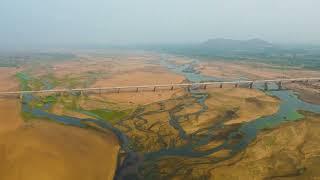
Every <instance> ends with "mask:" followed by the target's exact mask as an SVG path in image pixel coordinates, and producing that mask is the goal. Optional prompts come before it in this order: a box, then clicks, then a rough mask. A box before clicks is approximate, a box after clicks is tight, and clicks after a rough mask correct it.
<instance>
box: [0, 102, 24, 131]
mask: <svg viewBox="0 0 320 180" xmlns="http://www.w3.org/2000/svg"><path fill="white" fill-rule="evenodd" d="M22 124H23V119H22V117H21V112H20V100H19V99H12V98H11V99H8V98H0V135H1V134H2V133H5V132H8V131H12V130H15V129H17V128H18V127H20V126H21V125H22Z"/></svg>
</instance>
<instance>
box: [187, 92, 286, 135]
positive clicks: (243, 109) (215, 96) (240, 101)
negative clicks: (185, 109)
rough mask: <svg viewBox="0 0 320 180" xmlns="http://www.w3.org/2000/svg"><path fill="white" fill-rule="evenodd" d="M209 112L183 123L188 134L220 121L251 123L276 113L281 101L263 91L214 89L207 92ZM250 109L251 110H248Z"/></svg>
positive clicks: (227, 123)
mask: <svg viewBox="0 0 320 180" xmlns="http://www.w3.org/2000/svg"><path fill="white" fill-rule="evenodd" d="M207 91H208V93H209V98H208V99H207V100H206V101H205V103H206V105H207V106H208V110H207V111H206V112H204V113H202V114H200V116H199V117H197V118H193V119H190V120H188V121H185V122H183V123H182V127H183V128H184V130H185V131H186V132H187V133H188V134H191V133H194V132H196V131H198V130H200V129H203V128H205V127H208V126H210V124H214V123H217V122H218V121H221V120H222V121H223V122H225V123H224V124H226V125H231V124H238V123H243V122H249V121H252V120H255V119H257V118H259V117H263V116H268V115H272V114H274V113H276V112H277V111H278V109H279V103H280V102H279V101H278V99H276V98H274V97H270V96H268V95H266V94H264V93H263V92H261V91H258V90H253V89H246V88H230V89H227V88H223V89H220V88H212V89H208V90H207ZM248 109H249V110H248Z"/></svg>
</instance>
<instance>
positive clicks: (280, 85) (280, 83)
mask: <svg viewBox="0 0 320 180" xmlns="http://www.w3.org/2000/svg"><path fill="white" fill-rule="evenodd" d="M278 90H282V81H279V82H278Z"/></svg>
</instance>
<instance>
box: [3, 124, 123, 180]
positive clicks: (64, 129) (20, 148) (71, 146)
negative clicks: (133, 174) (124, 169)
mask: <svg viewBox="0 0 320 180" xmlns="http://www.w3.org/2000/svg"><path fill="white" fill-rule="evenodd" d="M118 150H119V145H118V142H117V140H116V138H115V137H114V136H113V135H112V134H100V133H97V132H94V131H91V130H85V129H80V128H76V127H69V126H63V125H59V124H56V123H50V122H47V121H42V122H40V121H39V122H34V123H32V124H29V125H27V126H24V127H21V128H19V129H17V130H15V131H11V132H9V133H6V134H4V135H2V136H0V179H6V180H18V179H24V180H28V179H30V180H34V179H41V180H50V179H59V180H64V179H65V180H70V179H83V180H85V179H87V180H91V179H101V180H105V179H113V175H114V172H115V168H116V164H117V163H116V162H117V153H118Z"/></svg>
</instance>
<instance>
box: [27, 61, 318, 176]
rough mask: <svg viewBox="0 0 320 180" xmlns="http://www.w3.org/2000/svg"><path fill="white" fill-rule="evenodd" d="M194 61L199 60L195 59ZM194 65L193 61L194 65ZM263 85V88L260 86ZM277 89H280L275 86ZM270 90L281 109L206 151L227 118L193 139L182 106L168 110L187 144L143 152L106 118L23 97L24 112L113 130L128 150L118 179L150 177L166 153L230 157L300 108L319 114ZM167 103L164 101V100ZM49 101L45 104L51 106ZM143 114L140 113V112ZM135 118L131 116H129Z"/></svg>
mask: <svg viewBox="0 0 320 180" xmlns="http://www.w3.org/2000/svg"><path fill="white" fill-rule="evenodd" d="M194 63H197V62H196V61H194ZM161 65H163V66H165V67H167V68H168V69H170V70H172V71H174V72H176V73H179V74H183V75H184V76H185V77H186V78H187V79H188V80H189V81H191V82H200V81H208V80H209V81H220V80H222V79H218V78H214V77H208V76H202V75H201V74H199V73H197V72H193V70H192V67H190V65H184V66H176V65H174V64H171V63H170V62H169V61H166V59H165V56H164V57H163V59H162V60H161ZM191 66H192V64H191ZM257 88H261V87H257ZM272 89H277V88H272ZM267 93H269V94H270V95H272V96H275V97H277V98H279V99H280V100H281V105H280V109H279V111H278V112H277V113H276V114H274V115H272V116H268V117H263V118H259V119H256V120H255V121H251V122H247V123H243V124H242V125H239V126H234V127H232V128H230V131H229V132H228V134H227V135H225V136H224V143H222V144H221V145H220V146H218V147H214V148H212V149H210V150H207V151H201V152H199V151H196V150H194V149H195V147H199V146H201V145H204V144H207V143H208V142H209V141H210V140H211V139H212V138H214V137H213V136H214V135H213V134H214V133H213V132H215V131H218V130H219V129H221V128H222V127H224V119H223V118H222V119H221V120H220V121H219V122H217V123H215V124H214V125H212V126H211V127H208V128H207V129H206V130H207V133H206V135H203V136H201V138H199V137H197V139H193V138H190V137H188V136H187V135H186V133H185V131H184V130H183V128H182V127H181V125H180V121H181V118H182V116H179V115H176V112H178V111H179V107H177V108H173V109H170V110H167V112H168V113H169V115H170V116H169V122H170V126H172V127H173V128H174V129H176V130H177V131H178V132H179V137H180V138H181V139H183V140H186V141H187V143H186V144H185V145H183V146H180V147H175V146H173V147H170V148H164V149H161V150H159V151H156V152H149V153H141V152H135V151H134V150H131V149H130V148H129V146H130V141H131V140H130V138H129V137H127V136H126V134H125V133H124V132H121V131H120V130H119V129H117V128H115V127H113V126H112V125H111V124H108V123H107V122H105V121H101V120H100V119H79V118H75V117H68V116H58V115H55V114H51V113H48V112H47V111H45V109H44V108H32V109H31V108H30V107H29V105H28V104H29V103H28V102H30V101H31V100H32V98H36V97H33V96H25V97H24V99H23V111H24V112H28V113H31V114H32V115H34V116H37V117H41V118H47V119H50V120H53V121H57V122H60V123H64V124H68V125H74V126H78V127H88V126H89V125H88V122H90V123H94V124H96V125H97V126H99V127H101V128H106V129H109V130H111V131H112V132H114V133H115V134H116V135H117V137H118V138H119V140H120V142H121V147H122V150H123V151H124V152H125V154H126V156H125V157H124V160H123V161H122V163H121V164H119V166H118V169H117V173H116V177H115V178H116V179H141V178H142V177H145V176H148V177H150V173H152V171H151V172H150V171H149V172H148V171H147V174H145V173H146V171H144V169H143V168H144V164H145V163H147V162H153V161H156V160H157V159H159V158H161V157H165V156H169V155H170V156H190V157H202V156H206V155H209V154H211V153H213V152H217V151H220V150H222V149H228V150H231V152H232V153H231V154H230V156H229V157H227V158H230V157H232V156H233V155H234V154H236V153H238V152H239V151H241V150H243V149H244V148H246V147H247V145H248V144H249V143H250V142H252V141H253V140H254V138H255V137H256V136H257V134H258V133H259V131H261V130H263V129H264V128H270V127H274V126H277V125H279V124H281V123H283V122H286V121H293V120H299V119H301V118H302V117H303V116H302V115H301V114H299V113H298V110H306V111H311V112H318V113H320V106H319V105H312V104H309V103H306V102H303V101H301V100H299V99H298V98H297V96H296V95H295V94H294V93H293V92H292V91H287V90H283V91H277V90H270V91H268V92H267ZM191 94H192V96H193V98H195V99H196V100H197V103H198V104H199V105H200V106H201V109H200V111H198V112H196V113H194V114H190V115H189V116H190V117H191V115H199V114H201V113H203V112H205V111H206V110H207V106H206V105H205V103H204V102H205V100H206V98H207V94H205V93H200V92H198V91H197V90H196V89H195V90H191ZM164 103H165V102H164ZM49 106H50V104H48V105H46V106H44V107H46V108H48V107H49ZM140 114H141V113H140ZM130 119H132V118H130ZM221 160H223V159H217V160H216V161H221Z"/></svg>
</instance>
